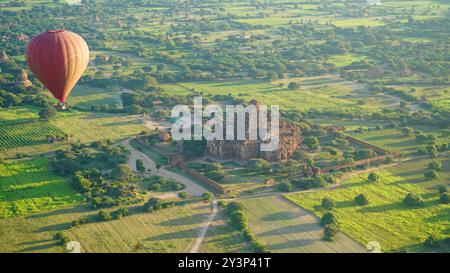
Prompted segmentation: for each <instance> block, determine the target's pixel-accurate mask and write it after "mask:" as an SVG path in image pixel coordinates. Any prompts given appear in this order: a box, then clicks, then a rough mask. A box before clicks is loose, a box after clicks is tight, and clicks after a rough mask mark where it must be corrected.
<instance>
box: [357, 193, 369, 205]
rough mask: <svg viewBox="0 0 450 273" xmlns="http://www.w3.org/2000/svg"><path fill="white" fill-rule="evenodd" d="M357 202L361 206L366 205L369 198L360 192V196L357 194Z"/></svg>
mask: <svg viewBox="0 0 450 273" xmlns="http://www.w3.org/2000/svg"><path fill="white" fill-rule="evenodd" d="M355 202H356V203H357V204H358V205H360V206H365V205H367V204H369V200H368V199H367V197H366V196H365V195H364V194H359V195H358V196H356V197H355Z"/></svg>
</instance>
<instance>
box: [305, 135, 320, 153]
mask: <svg viewBox="0 0 450 273" xmlns="http://www.w3.org/2000/svg"><path fill="white" fill-rule="evenodd" d="M303 143H304V144H305V145H306V146H308V148H310V149H311V150H317V149H318V148H319V139H318V138H317V137H314V136H308V137H305V138H304V139H303Z"/></svg>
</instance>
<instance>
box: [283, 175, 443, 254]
mask: <svg viewBox="0 0 450 273" xmlns="http://www.w3.org/2000/svg"><path fill="white" fill-rule="evenodd" d="M378 174H379V175H380V176H381V181H379V182H377V183H370V182H368V181H367V174H361V175H358V176H354V177H352V178H350V179H349V180H348V181H347V182H345V184H344V185H343V186H342V187H340V188H338V189H335V190H332V191H320V192H311V193H300V194H297V195H289V196H287V198H288V199H289V200H291V201H292V202H294V203H296V204H298V205H299V206H300V207H302V208H305V209H307V210H309V211H312V212H314V214H316V215H318V216H321V215H322V214H323V213H324V211H323V210H322V209H321V208H320V204H321V200H322V199H323V198H325V197H328V198H332V199H333V200H335V201H336V203H337V208H336V209H335V211H334V213H335V215H336V216H337V217H338V220H339V223H340V228H341V230H343V231H344V232H345V233H347V234H348V235H349V236H350V237H352V238H353V239H355V240H356V241H358V242H360V243H361V244H363V245H365V244H367V243H368V242H370V241H378V242H379V243H380V244H381V247H382V251H387V252H390V251H400V250H412V251H414V250H417V249H418V248H419V247H420V246H421V244H422V243H423V241H424V240H425V239H426V238H427V237H428V236H430V235H437V236H448V232H449V229H448V224H449V222H448V219H449V217H450V205H443V204H440V203H439V202H438V196H437V193H434V192H430V191H426V190H425V189H423V188H422V187H420V186H417V185H415V184H411V183H408V180H405V178H404V177H401V176H398V175H394V174H393V173H391V172H389V171H379V172H378ZM410 192H413V193H417V194H421V195H422V197H423V198H424V201H425V205H424V206H419V207H407V206H406V205H404V204H403V203H402V200H403V198H404V197H405V195H406V194H407V193H410ZM358 194H364V195H366V197H367V198H368V200H369V202H370V204H369V205H367V206H364V207H361V206H358V205H356V203H355V202H354V198H355V197H356V196H357V195H358Z"/></svg>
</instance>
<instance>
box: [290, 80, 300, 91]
mask: <svg viewBox="0 0 450 273" xmlns="http://www.w3.org/2000/svg"><path fill="white" fill-rule="evenodd" d="M299 88H300V84H298V83H296V82H290V83H289V84H288V89H289V90H291V91H295V90H297V89H299Z"/></svg>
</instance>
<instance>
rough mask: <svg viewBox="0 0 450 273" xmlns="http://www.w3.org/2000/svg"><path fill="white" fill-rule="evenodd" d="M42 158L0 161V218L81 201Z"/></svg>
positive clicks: (80, 197)
mask: <svg viewBox="0 0 450 273" xmlns="http://www.w3.org/2000/svg"><path fill="white" fill-rule="evenodd" d="M47 165H48V161H47V160H46V159H33V160H29V159H26V160H8V161H4V162H2V163H0V218H9V217H15V216H21V215H28V214H32V213H36V212H40V211H46V210H50V209H57V208H62V207H65V206H69V205H72V204H76V203H80V202H83V200H84V197H83V196H81V195H80V194H78V193H76V192H75V191H74V190H73V189H72V187H71V186H70V185H69V183H68V182H67V181H66V180H65V179H63V178H61V177H59V176H57V175H55V174H53V172H51V171H50V170H49V169H48V167H47Z"/></svg>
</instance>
